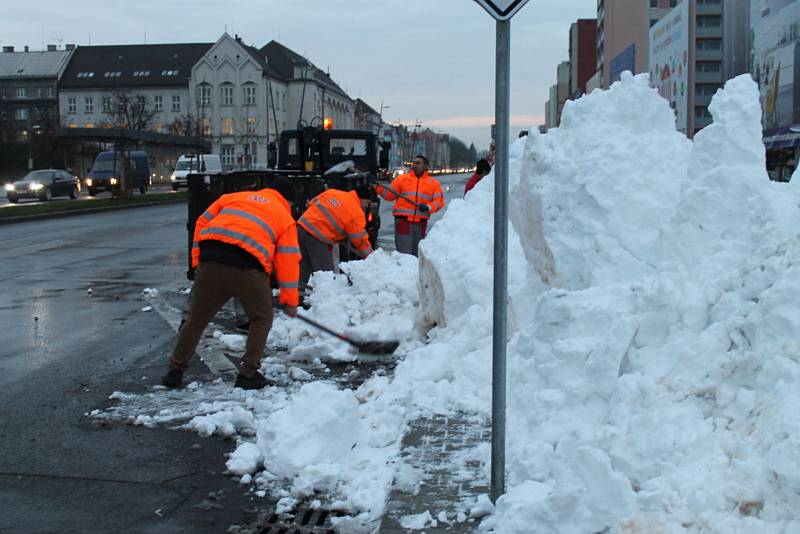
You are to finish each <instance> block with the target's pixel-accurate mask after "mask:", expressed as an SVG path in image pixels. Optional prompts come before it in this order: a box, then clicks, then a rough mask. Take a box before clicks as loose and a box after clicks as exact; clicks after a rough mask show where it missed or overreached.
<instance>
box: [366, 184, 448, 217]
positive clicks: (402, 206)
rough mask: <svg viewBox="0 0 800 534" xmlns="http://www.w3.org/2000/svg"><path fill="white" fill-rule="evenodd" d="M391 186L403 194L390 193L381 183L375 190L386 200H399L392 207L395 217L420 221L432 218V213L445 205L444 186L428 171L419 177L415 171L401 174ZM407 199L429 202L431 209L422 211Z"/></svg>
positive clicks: (423, 202)
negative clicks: (425, 211)
mask: <svg viewBox="0 0 800 534" xmlns="http://www.w3.org/2000/svg"><path fill="white" fill-rule="evenodd" d="M389 187H391V188H392V189H393V190H395V191H397V192H398V193H400V195H401V196H400V197H398V196H397V195H395V194H393V193H390V192H389V191H387V190H386V189H385V188H384V187H383V186H381V185H377V186H375V192H377V193H378V194H379V195H380V196H382V197H383V198H385V199H386V200H395V199H396V200H397V201H396V202H395V203H394V208H393V209H392V214H393V215H394V216H395V217H404V218H406V219H408V220H409V221H411V222H419V221H421V220H423V219H428V218H430V216H431V215H432V214H434V213H436V212H437V211H439V210H440V209H442V208H443V207H444V193H442V186H441V185H440V184H439V181H438V180H436V179H435V178H432V177H431V175H430V174H428V173H427V172H425V173H423V175H422V176H420V177H419V178H417V175H416V174H414V173H413V172H409V173H406V174H401V175H400V176H398V177H397V178H395V179H394V180H392V183H391V185H390V186H389ZM406 199H410V200H413V201H414V202H417V203H418V204H427V205H428V207H429V208H430V209H431V211H430V212H428V213H422V212H421V211H420V210H419V208H418V207H417V206H415V205H414V204H413V203H411V202H408V200H406Z"/></svg>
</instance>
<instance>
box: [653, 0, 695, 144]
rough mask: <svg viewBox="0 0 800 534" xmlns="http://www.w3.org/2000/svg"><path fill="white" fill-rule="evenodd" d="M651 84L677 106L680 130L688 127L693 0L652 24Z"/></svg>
mask: <svg viewBox="0 0 800 534" xmlns="http://www.w3.org/2000/svg"><path fill="white" fill-rule="evenodd" d="M649 59H650V63H649V64H650V84H651V85H652V86H653V87H655V88H657V89H658V92H659V94H660V95H661V96H663V97H664V98H665V99H666V100H667V101H668V102H669V105H670V106H671V107H672V109H673V110H675V124H676V127H677V129H678V130H679V131H681V132H683V133H687V131H688V122H689V121H688V118H689V117H688V113H689V109H688V108H689V104H688V100H689V68H690V67H689V1H688V0H685V1H683V2H681V3H680V4H678V5H677V6H676V7H675V8H674V9H673V10H672V11H670V12H669V13H667V14H666V15H664V17H663V18H662V19H661V20H659V21H658V22H657V23H656V24H655V25H653V27H652V28H650V57H649Z"/></svg>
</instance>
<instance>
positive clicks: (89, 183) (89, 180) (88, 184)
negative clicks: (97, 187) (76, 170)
mask: <svg viewBox="0 0 800 534" xmlns="http://www.w3.org/2000/svg"><path fill="white" fill-rule="evenodd" d="M86 187H92V179H91V178H87V179H86Z"/></svg>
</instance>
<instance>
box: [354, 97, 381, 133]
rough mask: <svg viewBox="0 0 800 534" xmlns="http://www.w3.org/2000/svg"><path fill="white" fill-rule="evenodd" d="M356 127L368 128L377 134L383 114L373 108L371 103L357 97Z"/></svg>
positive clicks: (358, 128) (359, 128) (367, 129)
mask: <svg viewBox="0 0 800 534" xmlns="http://www.w3.org/2000/svg"><path fill="white" fill-rule="evenodd" d="M354 109H355V119H354V127H355V129H356V130H366V131H368V132H372V133H374V134H375V135H377V134H378V132H379V131H380V128H381V114H380V113H378V112H377V111H375V110H374V109H372V108H371V107H370V106H369V104H367V103H366V102H364V101H363V100H361V99H360V98H356V102H355V106H354Z"/></svg>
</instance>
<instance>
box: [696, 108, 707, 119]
mask: <svg viewBox="0 0 800 534" xmlns="http://www.w3.org/2000/svg"><path fill="white" fill-rule="evenodd" d="M694 117H695V118H696V119H708V120H711V113H709V111H708V108H707V107H705V106H696V107H695V108H694Z"/></svg>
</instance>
